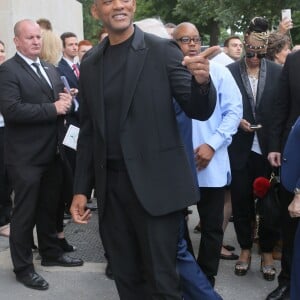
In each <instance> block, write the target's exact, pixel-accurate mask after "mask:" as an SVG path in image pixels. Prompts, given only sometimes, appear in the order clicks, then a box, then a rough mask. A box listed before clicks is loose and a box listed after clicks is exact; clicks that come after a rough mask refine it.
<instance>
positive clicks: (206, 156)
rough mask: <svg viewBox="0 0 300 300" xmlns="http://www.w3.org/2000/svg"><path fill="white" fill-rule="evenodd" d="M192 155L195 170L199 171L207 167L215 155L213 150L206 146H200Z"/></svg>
mask: <svg viewBox="0 0 300 300" xmlns="http://www.w3.org/2000/svg"><path fill="white" fill-rule="evenodd" d="M194 153H195V163H196V167H197V170H198V171H200V170H202V169H204V168H206V167H207V166H208V164H209V162H210V161H211V159H212V157H213V156H214V154H215V150H214V149H213V148H212V147H210V146H209V145H208V144H202V145H200V146H198V147H197V148H196V149H195V150H194Z"/></svg>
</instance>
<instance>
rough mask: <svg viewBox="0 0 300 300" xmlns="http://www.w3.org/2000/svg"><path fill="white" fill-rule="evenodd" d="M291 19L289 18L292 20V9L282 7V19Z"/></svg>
mask: <svg viewBox="0 0 300 300" xmlns="http://www.w3.org/2000/svg"><path fill="white" fill-rule="evenodd" d="M285 18H287V19H289V20H292V12H291V9H290V8H286V9H282V10H281V19H282V20H283V19H285Z"/></svg>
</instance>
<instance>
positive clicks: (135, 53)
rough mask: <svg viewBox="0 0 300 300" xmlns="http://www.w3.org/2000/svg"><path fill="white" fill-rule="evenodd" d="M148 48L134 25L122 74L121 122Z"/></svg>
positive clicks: (128, 105)
mask: <svg viewBox="0 0 300 300" xmlns="http://www.w3.org/2000/svg"><path fill="white" fill-rule="evenodd" d="M147 52H148V49H147V48H146V46H145V41H144V33H143V32H142V31H141V30H140V29H139V28H137V27H135V33H134V37H133V41H132V45H131V47H130V48H129V53H128V58H127V64H126V70H125V74H124V78H125V80H124V86H123V99H122V112H121V119H120V121H121V123H120V125H121V126H122V124H123V122H124V121H125V119H126V116H127V113H128V110H129V108H130V105H131V102H132V100H133V95H134V91H135V88H136V85H137V82H138V79H139V77H140V74H141V72H142V70H143V67H144V62H145V59H146V56H147Z"/></svg>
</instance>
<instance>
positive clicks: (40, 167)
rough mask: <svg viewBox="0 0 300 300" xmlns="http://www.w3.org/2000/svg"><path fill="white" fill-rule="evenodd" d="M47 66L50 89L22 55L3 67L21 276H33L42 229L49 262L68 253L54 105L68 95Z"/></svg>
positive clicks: (0, 78)
mask: <svg viewBox="0 0 300 300" xmlns="http://www.w3.org/2000/svg"><path fill="white" fill-rule="evenodd" d="M41 64H42V66H43V68H44V70H45V72H46V73H47V75H48V78H49V80H50V82H51V84H52V89H51V88H50V86H48V87H47V86H46V85H45V84H43V83H42V82H41V80H40V79H39V78H38V75H37V74H36V73H35V72H34V70H33V69H32V68H31V67H30V66H29V65H28V64H27V63H26V62H25V60H23V59H22V58H21V57H20V56H19V55H18V54H16V55H15V56H14V57H13V58H11V59H10V60H8V61H6V62H5V63H3V64H2V65H1V67H0V108H1V112H2V114H3V116H4V120H5V125H6V127H5V130H6V131H5V134H6V143H5V145H4V147H5V149H4V156H5V164H6V166H7V170H8V175H9V180H10V182H11V185H12V188H13V190H14V192H15V197H14V208H13V212H12V218H11V233H10V249H11V257H12V261H13V266H14V272H15V273H16V274H17V276H20V277H22V274H24V275H25V274H27V273H28V272H33V271H34V268H33V264H32V250H31V246H32V231H33V228H34V226H35V225H36V229H37V235H38V244H39V251H40V254H41V256H42V257H43V258H57V257H59V256H60V255H61V254H62V250H61V248H60V247H59V246H58V244H57V239H56V209H57V203H56V202H57V200H58V195H57V194H56V193H57V191H58V190H59V188H58V186H59V185H60V182H61V173H60V165H59V160H60V159H59V157H58V154H57V153H58V149H59V147H60V145H59V143H58V140H59V137H58V135H59V132H58V126H59V122H61V120H60V119H59V118H58V117H57V113H56V108H55V106H54V105H53V102H54V100H55V99H57V98H58V93H59V92H61V91H62V90H63V85H62V82H61V81H60V78H59V76H58V74H57V71H56V69H55V68H54V67H53V66H52V65H50V64H47V63H45V62H42V61H41Z"/></svg>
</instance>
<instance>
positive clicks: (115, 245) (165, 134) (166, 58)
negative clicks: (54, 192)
mask: <svg viewBox="0 0 300 300" xmlns="http://www.w3.org/2000/svg"><path fill="white" fill-rule="evenodd" d="M125 43H126V42H125ZM127 43H129V44H128V48H127V52H125V53H124V55H125V61H126V63H125V65H124V68H123V69H122V71H123V73H124V74H123V78H124V80H123V82H122V85H121V86H116V87H115V88H116V89H117V88H118V89H120V92H121V95H122V96H121V99H119V100H120V102H119V103H120V105H121V107H120V108H121V109H120V119H119V120H117V122H118V123H117V124H116V125H117V128H119V129H118V130H117V134H119V138H118V140H119V147H120V149H121V155H122V157H119V158H118V159H110V157H108V156H107V155H109V153H107V142H108V137H107V134H106V130H107V128H106V127H105V126H106V124H107V123H106V121H105V120H106V117H107V110H106V107H105V102H104V94H105V89H106V86H104V84H103V82H104V80H105V79H106V77H105V76H106V74H105V73H104V71H103V69H104V68H105V63H104V62H105V60H104V56H105V55H106V51H107V49H108V39H107V38H106V39H105V40H104V41H103V42H102V43H100V44H99V45H97V46H96V47H95V48H94V49H93V50H91V51H90V53H89V55H88V56H87V57H86V58H85V59H84V61H83V62H82V64H81V69H80V71H81V75H80V93H81V112H80V116H81V119H80V122H81V130H80V135H79V141H78V153H77V165H76V176H75V194H84V195H86V196H89V191H90V186H91V184H92V181H93V171H94V172H95V173H94V175H95V183H96V194H97V200H98V208H99V217H100V231H101V237H102V240H103V244H104V247H105V250H106V251H107V253H108V255H109V258H110V263H111V266H112V271H113V274H114V277H115V280H116V284H117V288H118V291H119V295H120V297H121V299H131V300H134V299H139V300H140V299H145V295H152V298H151V299H160V298H159V297H160V295H161V297H163V295H168V296H166V299H169V298H170V299H181V296H180V288H179V280H178V276H177V275H176V274H174V273H173V272H172V270H173V269H174V266H175V262H176V248H177V241H178V234H179V224H180V220H181V217H182V211H181V210H183V209H184V208H186V207H188V206H189V205H191V204H194V203H196V202H197V201H198V200H199V195H198V189H197V188H196V187H195V184H194V182H195V181H194V178H193V175H192V172H191V169H190V166H189V163H188V160H187V156H186V154H185V150H184V146H183V143H182V141H181V138H180V134H179V131H178V128H177V124H176V117H175V113H174V108H173V103H172V99H173V97H174V98H175V99H176V100H177V101H178V103H179V104H180V106H181V108H182V109H183V110H184V111H185V112H186V114H187V115H188V116H189V117H192V118H197V119H202V120H205V119H207V118H208V117H209V115H210V114H211V113H212V111H213V109H214V105H215V97H214V93H215V89H214V87H213V84H212V83H211V84H210V89H209V93H208V94H207V93H203V91H202V89H201V86H199V85H198V84H197V83H196V82H195V81H194V80H191V79H192V78H191V74H190V73H189V72H188V71H187V69H186V68H185V67H183V66H182V64H181V62H182V59H183V56H182V53H181V51H180V49H179V48H178V46H177V45H176V44H175V43H174V42H173V41H169V40H163V39H160V38H158V37H156V36H153V35H150V34H147V33H143V32H142V31H141V30H140V29H139V28H138V27H135V32H134V35H133V36H132V37H131V38H130V41H127ZM103 66H104V67H103ZM107 67H109V66H107ZM110 86H111V87H113V86H114V85H113V82H110ZM110 138H111V137H110ZM82 174H84V176H82ZM111 191H113V193H111ZM114 193H117V194H118V195H117V196H118V198H119V199H118V200H116V197H115V194H114ZM129 220H130V221H129ZM112 237H113V238H112ZM160 247H162V249H168V250H167V251H161V249H160ZM120 249H123V250H122V251H120ZM138 249H142V250H141V251H139V250H138ZM140 253H146V256H145V257H140V256H139V255H140ZM137 261H140V263H139V264H138V265H137V264H136V263H137ZM144 274H148V275H149V274H151V276H153V277H151V278H147V282H148V283H151V286H150V287H149V286H148V287H147V286H144V285H143V282H144V281H143V275H144ZM170 274H172V275H170ZM174 286H175V287H176V289H174V288H173V287H174ZM170 287H172V288H170ZM145 290H148V293H146V292H145ZM132 291H133V292H132ZM147 299H148V298H147Z"/></svg>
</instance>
